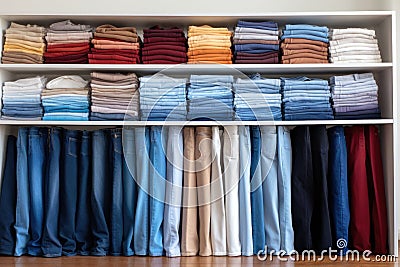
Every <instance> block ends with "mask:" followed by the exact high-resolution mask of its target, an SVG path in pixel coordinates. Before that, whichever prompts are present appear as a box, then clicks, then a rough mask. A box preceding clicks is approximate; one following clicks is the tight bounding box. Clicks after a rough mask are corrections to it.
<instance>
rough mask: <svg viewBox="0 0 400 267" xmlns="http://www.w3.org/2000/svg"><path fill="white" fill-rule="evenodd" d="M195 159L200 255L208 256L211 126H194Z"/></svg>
mask: <svg viewBox="0 0 400 267" xmlns="http://www.w3.org/2000/svg"><path fill="white" fill-rule="evenodd" d="M195 140H196V143H195V159H196V181H197V201H198V205H199V241H200V249H199V255H200V256H210V255H211V254H212V249H211V235H210V227H211V210H210V197H211V190H210V182H211V150H212V140H211V127H196V139H195Z"/></svg>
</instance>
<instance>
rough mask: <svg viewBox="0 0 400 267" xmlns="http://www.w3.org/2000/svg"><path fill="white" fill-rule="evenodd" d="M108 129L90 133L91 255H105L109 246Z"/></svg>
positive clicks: (109, 182)
mask: <svg viewBox="0 0 400 267" xmlns="http://www.w3.org/2000/svg"><path fill="white" fill-rule="evenodd" d="M111 149H112V146H111V145H110V139H109V130H96V131H94V132H93V134H92V155H93V157H92V159H93V164H92V176H93V177H92V194H91V203H92V235H93V247H92V251H91V255H94V256H106V255H107V253H108V249H109V247H110V242H109V237H110V234H109V230H108V225H109V222H110V208H111V207H110V206H111V205H110V203H111V190H110V188H112V183H111V182H112V181H111V177H110V163H111V162H110V157H109V154H110V150H111Z"/></svg>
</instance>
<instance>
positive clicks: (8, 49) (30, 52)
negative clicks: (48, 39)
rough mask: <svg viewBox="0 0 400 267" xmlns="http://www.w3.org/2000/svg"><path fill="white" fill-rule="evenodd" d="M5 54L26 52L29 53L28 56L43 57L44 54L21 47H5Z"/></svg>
mask: <svg viewBox="0 0 400 267" xmlns="http://www.w3.org/2000/svg"><path fill="white" fill-rule="evenodd" d="M4 52H24V53H28V54H34V55H39V56H43V53H41V52H37V51H33V50H30V49H24V48H20V47H14V46H9V47H8V46H4Z"/></svg>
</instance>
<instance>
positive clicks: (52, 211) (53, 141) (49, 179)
mask: <svg viewBox="0 0 400 267" xmlns="http://www.w3.org/2000/svg"><path fill="white" fill-rule="evenodd" d="M49 132H50V133H49V137H48V138H49V141H48V142H49V152H48V153H49V154H48V160H47V173H46V181H45V193H44V194H45V200H44V216H45V217H44V227H43V237H42V251H43V256H45V257H59V256H61V252H62V246H61V243H60V241H59V239H58V214H59V203H60V159H61V137H62V130H61V129H58V128H51V129H50V130H49Z"/></svg>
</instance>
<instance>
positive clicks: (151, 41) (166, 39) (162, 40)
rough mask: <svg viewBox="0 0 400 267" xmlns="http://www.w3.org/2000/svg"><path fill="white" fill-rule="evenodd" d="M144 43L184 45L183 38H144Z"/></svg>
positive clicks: (184, 40) (184, 39)
mask: <svg viewBox="0 0 400 267" xmlns="http://www.w3.org/2000/svg"><path fill="white" fill-rule="evenodd" d="M144 42H145V43H154V42H181V43H186V38H185V37H149V38H144Z"/></svg>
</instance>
